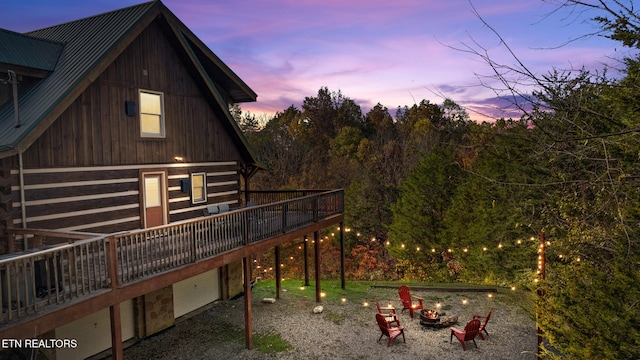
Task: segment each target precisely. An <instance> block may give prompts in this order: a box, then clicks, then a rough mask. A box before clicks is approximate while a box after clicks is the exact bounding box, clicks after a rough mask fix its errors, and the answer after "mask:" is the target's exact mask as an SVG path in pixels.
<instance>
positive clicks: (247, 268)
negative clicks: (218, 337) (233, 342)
mask: <svg viewBox="0 0 640 360" xmlns="http://www.w3.org/2000/svg"><path fill="white" fill-rule="evenodd" d="M242 265H243V268H244V341H245V345H246V347H247V349H249V350H251V349H252V348H253V335H252V334H253V318H252V315H251V278H250V277H249V276H250V275H249V274H250V273H251V262H250V259H249V258H247V257H245V258H244V259H242Z"/></svg>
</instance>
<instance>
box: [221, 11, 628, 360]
mask: <svg viewBox="0 0 640 360" xmlns="http://www.w3.org/2000/svg"><path fill="white" fill-rule="evenodd" d="M561 3H562V4H563V6H575V7H576V9H580V8H582V7H587V6H589V7H593V8H594V9H596V10H599V14H600V15H599V16H596V17H594V18H592V19H591V20H592V21H593V22H594V23H595V24H597V25H598V26H599V27H600V29H601V32H600V36H607V37H609V38H611V39H613V40H616V41H618V42H619V45H620V46H621V47H625V48H627V49H628V50H629V52H628V53H626V55H625V57H624V58H623V59H621V60H620V68H619V69H616V71H617V72H618V74H619V75H616V76H609V75H608V72H607V71H606V69H605V70H604V71H591V70H587V69H574V70H571V71H560V70H557V69H550V70H549V72H548V73H547V74H545V75H542V76H536V75H533V74H531V73H528V75H527V76H530V79H529V80H531V82H532V83H534V84H535V85H536V86H535V89H534V90H533V91H527V92H526V93H524V92H523V93H519V92H517V90H515V89H514V88H512V90H511V91H512V95H513V98H518V99H525V100H526V106H524V105H523V103H518V104H515V103H514V105H518V106H520V107H521V109H522V113H523V115H522V117H520V118H518V119H512V118H509V119H504V118H501V119H496V120H495V121H492V122H483V123H477V122H474V121H472V120H470V117H469V114H468V113H467V112H466V110H465V109H464V108H462V107H461V106H459V105H458V104H456V102H455V101H453V100H451V99H446V100H444V101H443V102H442V103H441V104H434V103H432V102H430V101H428V100H422V101H420V102H419V103H416V104H413V105H407V106H403V107H398V108H397V109H395V116H392V115H391V113H392V112H391V111H390V110H389V109H388V108H386V107H385V106H383V105H381V104H378V105H376V106H374V107H373V108H372V109H371V110H370V111H368V112H366V113H363V112H362V110H361V108H360V106H359V105H357V104H356V103H355V102H354V101H353V100H352V99H350V98H349V97H348V96H347V95H346V94H342V93H341V92H340V91H339V90H330V89H329V88H327V87H323V88H321V89H319V90H318V93H317V94H316V95H315V96H309V97H306V98H305V99H304V101H303V103H302V106H301V107H300V108H297V107H295V106H290V107H289V108H287V109H285V110H283V111H281V112H278V113H277V114H276V115H275V116H273V117H272V118H270V119H268V120H267V121H266V122H259V121H258V119H257V118H256V116H255V115H253V114H250V113H243V112H242V110H241V109H240V108H239V107H237V106H235V107H234V108H232V113H233V114H234V116H235V118H236V120H237V121H238V123H239V124H240V126H241V128H242V130H243V131H244V132H245V135H246V136H247V138H248V139H249V141H250V143H251V145H252V146H253V147H254V150H255V151H256V153H257V154H258V156H259V157H260V159H261V160H262V161H263V162H264V163H266V164H268V166H269V171H267V172H263V173H259V174H258V175H256V176H255V177H254V180H252V187H253V189H254V190H259V189H335V188H342V189H344V190H345V222H344V224H345V242H346V251H347V253H346V257H347V277H348V279H351V280H373V281H376V280H404V281H420V282H464V283H474V284H492V285H497V286H504V287H516V288H518V289H522V290H523V291H532V292H534V291H538V293H539V294H543V296H542V297H541V298H540V300H539V301H538V306H539V311H540V312H541V313H542V314H544V315H543V316H541V318H540V326H541V329H542V330H543V332H544V334H545V337H546V338H547V339H548V340H549V343H550V344H551V345H552V346H553V347H554V348H555V349H556V350H557V352H547V353H546V354H545V356H548V357H549V358H553V357H563V358H572V359H586V358H598V359H632V358H633V359H636V358H640V286H638V284H640V249H639V239H640V201H639V200H640V193H639V192H640V167H639V166H638V164H639V160H640V112H639V110H640V89H639V87H640V56H637V55H632V54H635V53H636V51H635V50H637V49H638V48H639V47H640V18H639V16H640V15H637V14H636V13H635V12H634V8H633V2H629V3H630V5H629V4H626V3H627V2H620V1H594V2H582V1H561ZM479 55H480V56H481V54H479ZM493 66H496V65H493ZM522 66H523V67H522V68H517V69H513V70H516V71H518V73H519V74H527V71H526V70H527V69H526V67H524V65H522ZM495 74H496V77H498V78H499V79H500V80H503V81H508V80H509V79H507V78H504V77H503V75H502V74H503V72H500V71H496V72H495ZM337 234H338V230H337V229H336V230H335V231H334V230H332V229H329V230H328V231H327V233H324V234H322V235H323V245H322V247H321V249H322V256H323V266H325V264H326V267H325V268H323V269H322V276H323V277H332V276H338V274H339V259H338V256H336V255H337V254H338V253H339V247H338V237H337ZM541 236H544V239H545V242H544V244H545V261H546V272H545V275H546V276H545V278H544V279H543V278H542V277H541V276H539V274H538V264H539V252H538V251H539V245H540V238H541ZM290 246H291V247H292V248H294V247H297V246H299V244H291V245H290ZM285 251H286V250H285ZM292 253H293V252H292ZM292 258H293V255H292ZM325 260H326V261H325ZM300 273H301V271H300V269H299V264H298V265H296V263H295V262H293V261H292V262H291V264H289V265H288V267H287V268H285V269H283V274H284V276H285V277H289V276H290V277H299V276H300ZM296 274H297V275H296Z"/></svg>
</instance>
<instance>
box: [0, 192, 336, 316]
mask: <svg viewBox="0 0 640 360" xmlns="http://www.w3.org/2000/svg"><path fill="white" fill-rule="evenodd" d="M299 194H301V193H299ZM343 210H344V195H343V192H342V190H336V191H326V192H316V193H312V194H311V195H305V196H302V197H297V198H290V199H287V200H282V201H277V202H274V203H264V204H262V205H254V206H249V207H244V208H241V209H237V210H234V211H230V212H227V213H223V214H217V215H212V216H208V217H203V218H197V219H192V220H187V221H182V222H177V223H172V224H168V225H164V226H159V227H155V228H149V229H142V230H136V231H130V232H124V233H116V234H110V235H101V236H97V237H94V238H92V239H86V240H77V241H76V242H74V243H71V244H65V245H57V246H50V247H49V248H45V249H43V248H40V249H32V250H28V251H26V252H21V253H16V254H9V255H4V256H3V257H2V259H1V260H0V283H1V285H2V286H0V296H1V298H2V314H1V316H0V325H1V324H6V323H9V322H11V321H13V320H16V319H20V318H24V317H28V316H29V315H31V314H33V313H35V312H36V311H38V310H40V309H42V308H44V307H47V306H49V305H55V304H62V303H65V302H69V301H71V300H75V299H78V298H81V297H83V296H88V295H91V294H95V293H96V292H98V291H109V289H111V288H114V287H116V286H120V285H125V284H128V283H131V282H134V281H137V280H141V279H144V278H148V277H152V276H154V275H156V274H158V273H161V272H166V271H171V270H173V269H176V268H179V267H181V266H183V265H186V264H189V263H194V262H197V261H200V260H203V259H207V258H211V257H214V256H216V255H219V254H222V253H224V252H227V251H230V250H234V249H238V248H241V247H242V246H246V245H250V244H252V243H257V242H259V241H262V240H265V239H268V238H272V237H275V236H278V235H281V234H286V233H288V232H291V231H294V230H296V229H300V228H303V227H305V226H309V225H311V224H313V223H314V222H317V221H319V220H323V219H326V218H328V217H330V216H332V215H338V214H342V213H343ZM10 231H11V230H10ZM14 231H15V232H16V233H18V232H19V233H21V234H25V235H26V234H27V233H28V232H29V231H31V232H33V233H36V232H38V230H31V229H19V230H18V229H14ZM84 235H85V236H88V235H87V234H84ZM73 237H75V238H77V235H75V234H70V238H73ZM114 276H115V277H117V278H116V279H115V281H112V279H113V277H114Z"/></svg>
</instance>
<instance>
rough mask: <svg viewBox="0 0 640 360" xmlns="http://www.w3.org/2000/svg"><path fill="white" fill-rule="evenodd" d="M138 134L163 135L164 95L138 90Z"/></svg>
mask: <svg viewBox="0 0 640 360" xmlns="http://www.w3.org/2000/svg"><path fill="white" fill-rule="evenodd" d="M140 136H142V137H160V138H162V137H164V96H163V94H162V93H161V92H155V91H149V90H140Z"/></svg>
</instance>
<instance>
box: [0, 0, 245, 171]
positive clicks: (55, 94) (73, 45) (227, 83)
mask: <svg viewBox="0 0 640 360" xmlns="http://www.w3.org/2000/svg"><path fill="white" fill-rule="evenodd" d="M159 15H164V18H165V19H167V18H168V19H173V21H169V23H170V24H171V25H170V26H172V27H174V30H175V31H176V33H178V34H179V36H184V37H185V38H187V39H188V43H187V44H184V42H183V44H184V46H186V47H188V48H190V51H193V53H194V54H195V56H196V58H197V59H196V60H197V61H196V62H197V64H194V66H196V67H199V68H201V69H202V70H203V73H204V75H203V76H204V77H205V78H206V79H204V81H205V82H206V83H208V84H211V83H212V82H213V83H214V85H213V86H212V88H213V90H212V93H213V94H212V95H213V96H214V97H215V98H216V99H217V101H218V104H219V105H220V106H221V107H222V106H224V107H225V112H226V114H227V116H226V118H227V120H229V121H230V122H232V124H230V125H231V127H232V128H234V129H235V128H237V124H235V121H234V120H233V118H232V117H231V116H230V115H229V113H228V109H226V104H224V101H222V99H221V96H220V94H219V93H218V89H216V88H215V86H221V87H222V88H224V89H225V91H226V92H227V93H228V94H229V96H230V97H231V100H232V101H234V102H244V101H255V99H256V96H257V95H256V94H255V93H254V92H253V90H251V89H250V88H249V87H248V86H247V85H246V84H245V83H244V82H243V81H242V80H241V79H240V78H239V77H238V76H237V75H236V74H235V73H233V71H231V70H230V69H229V68H228V67H227V66H226V65H225V64H224V63H223V62H222V61H221V60H220V59H219V58H218V57H217V56H215V55H214V54H213V52H211V50H209V49H208V47H206V46H205V45H204V44H203V43H202V42H201V41H200V40H199V39H198V38H197V37H196V36H195V35H194V34H193V33H192V32H191V31H190V30H189V29H188V28H187V27H186V26H184V24H183V23H182V22H180V20H178V19H177V17H175V15H174V14H173V13H171V12H170V11H169V10H168V9H167V8H166V7H165V6H164V5H163V4H162V3H161V2H160V1H159V0H155V1H152V2H147V3H143V4H139V5H135V6H131V7H127V8H124V9H120V10H116V11H112V12H108V13H104V14H101V15H96V16H92V17H88V18H84V19H80V20H76V21H72V22H68V23H64V24H61V25H56V26H52V27H48V28H45V29H41V30H36V31H32V32H29V33H26V34H23V35H21V34H17V33H12V32H10V31H3V32H0V36H3V34H4V36H5V37H4V38H2V39H3V40H4V39H7V40H10V41H8V42H7V44H5V45H4V46H6V47H7V48H8V49H9V50H8V51H12V50H13V49H14V48H17V47H18V46H20V44H23V45H21V46H22V47H23V48H24V49H25V50H23V51H22V53H21V54H20V56H19V57H18V58H17V59H12V60H11V61H14V62H18V61H22V63H23V64H24V65H31V66H34V65H38V66H42V65H40V64H37V63H38V62H43V63H45V65H46V64H50V60H46V61H45V60H44V59H41V60H36V59H30V58H31V57H35V58H37V57H38V56H34V54H33V53H32V51H33V50H34V49H35V50H36V51H37V49H38V47H40V46H43V47H45V48H46V49H47V50H46V51H47V52H48V53H49V55H50V54H52V53H53V52H54V51H53V50H52V49H53V48H54V45H56V46H60V44H63V45H62V46H63V48H62V51H61V53H60V55H59V57H58V59H57V63H55V68H54V69H53V71H52V72H51V73H50V74H49V75H48V76H46V77H45V78H43V79H41V80H40V81H39V82H38V83H37V84H36V85H35V86H32V87H31V88H29V89H27V90H23V91H22V92H20V93H19V94H18V99H19V114H20V127H17V128H16V127H15V121H14V112H13V105H12V104H11V101H9V102H7V103H5V104H4V105H2V106H1V107H0V158H2V157H5V156H9V155H11V154H14V153H17V152H21V151H24V150H25V149H26V148H28V147H29V146H30V145H31V143H32V142H33V141H35V139H36V138H37V137H38V136H39V135H40V134H41V133H42V132H43V131H44V130H46V128H47V127H48V126H49V125H50V124H51V123H52V122H53V121H54V120H55V118H56V117H58V116H60V114H61V113H62V112H63V111H64V110H65V109H64V108H63V107H64V104H67V105H68V104H70V103H71V102H72V101H73V100H75V97H77V96H79V95H80V93H81V92H82V91H84V89H86V87H87V86H89V84H90V83H91V82H92V81H94V80H95V78H96V77H97V76H99V75H100V73H101V72H102V71H104V69H105V68H106V67H107V66H108V65H109V64H110V62H111V61H113V59H115V56H117V55H119V53H120V52H121V51H122V50H124V48H125V47H126V45H128V44H125V43H124V42H126V41H132V40H133V38H132V37H131V36H130V35H131V34H132V33H133V34H135V35H136V36H137V34H138V33H139V32H141V31H142V30H143V29H144V28H146V26H148V24H149V23H150V22H151V21H153V20H154V19H156V18H157V17H158V16H159ZM29 39H33V40H34V41H33V42H30V41H29ZM1 43H4V41H1V40H0V44H1ZM25 43H28V44H27V45H24V44H25ZM27 48H28V49H29V51H27ZM4 52H5V51H4V50H2V48H0V54H3V53H4ZM38 54H40V53H39V52H38ZM0 56H1V55H0ZM23 57H24V59H23ZM26 57H29V59H27V58H26ZM1 59H2V58H1V57H0V62H2V60H1ZM36 130H37V131H36ZM233 132H235V133H236V134H238V133H237V129H236V131H233ZM238 136H239V138H238V139H237V140H239V141H240V142H241V143H242V144H243V147H244V148H245V149H244V150H245V151H247V155H249V156H250V157H251V158H252V159H254V160H255V159H256V157H255V154H254V153H253V151H252V150H251V149H250V147H249V145H248V142H247V141H246V139H245V138H244V136H243V134H242V133H239V134H238Z"/></svg>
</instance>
